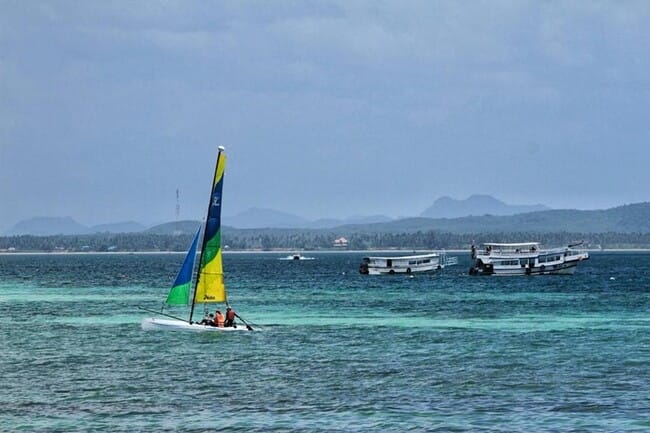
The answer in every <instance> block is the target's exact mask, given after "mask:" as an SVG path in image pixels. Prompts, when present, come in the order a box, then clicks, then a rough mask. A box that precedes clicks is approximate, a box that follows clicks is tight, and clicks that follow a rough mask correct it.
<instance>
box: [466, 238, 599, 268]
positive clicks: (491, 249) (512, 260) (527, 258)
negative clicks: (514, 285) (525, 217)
mask: <svg viewBox="0 0 650 433" xmlns="http://www.w3.org/2000/svg"><path fill="white" fill-rule="evenodd" d="M580 244H581V243H577V244H573V245H568V246H566V247H560V248H552V249H540V246H539V243H538V242H520V243H494V242H491V243H485V244H483V249H479V248H477V247H476V246H475V245H472V259H473V260H474V264H473V265H472V267H471V268H470V269H469V274H470V275H549V274H573V273H574V272H575V271H576V267H577V266H578V264H579V263H580V262H582V261H583V260H587V259H589V253H588V252H587V251H583V250H578V249H574V248H573V247H576V246H578V245H580Z"/></svg>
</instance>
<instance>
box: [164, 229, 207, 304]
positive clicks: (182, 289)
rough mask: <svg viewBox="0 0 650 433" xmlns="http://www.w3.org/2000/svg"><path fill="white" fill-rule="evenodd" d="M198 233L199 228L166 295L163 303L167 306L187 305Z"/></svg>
mask: <svg viewBox="0 0 650 433" xmlns="http://www.w3.org/2000/svg"><path fill="white" fill-rule="evenodd" d="M200 232H201V229H200V228H199V229H198V230H197V231H196V235H195V236H194V240H193V241H192V245H191V246H190V249H189V250H188V251H187V255H186V256H185V260H184V261H183V266H181V269H180V270H179V271H178V275H177V276H176V280H175V281H174V284H173V285H172V288H171V290H170V291H169V294H168V295H167V300H166V301H165V303H166V304H167V305H187V304H188V303H189V300H190V288H191V285H192V271H193V270H194V258H195V257H196V246H197V244H198V243H199V233H200Z"/></svg>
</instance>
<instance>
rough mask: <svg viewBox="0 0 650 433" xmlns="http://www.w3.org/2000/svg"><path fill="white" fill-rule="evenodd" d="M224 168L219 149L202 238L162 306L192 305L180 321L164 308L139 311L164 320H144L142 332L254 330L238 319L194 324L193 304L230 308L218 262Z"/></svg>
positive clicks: (223, 156) (221, 150)
mask: <svg viewBox="0 0 650 433" xmlns="http://www.w3.org/2000/svg"><path fill="white" fill-rule="evenodd" d="M225 166H226V153H225V149H224V148H223V147H222V146H219V153H218V154H217V163H216V166H215V169H214V177H213V181H212V192H211V194H210V202H209V204H208V212H207V216H206V219H205V226H204V228H203V237H202V238H201V237H200V233H201V229H200V228H199V230H198V231H197V232H196V235H195V236H194V240H193V241H192V245H191V246H190V248H189V250H188V251H187V255H186V256H185V260H184V261H183V265H182V266H181V269H180V270H179V272H178V275H177V276H176V279H175V280H174V284H173V285H172V288H171V290H170V291H169V294H168V295H167V299H166V301H165V306H167V305H169V306H171V305H191V307H190V313H189V317H188V318H187V319H183V318H180V317H175V316H173V315H171V314H167V313H164V306H163V309H161V311H160V312H158V311H153V310H148V309H146V308H141V309H143V310H146V311H149V312H153V313H156V314H157V315H159V316H163V317H164V318H159V317H148V318H145V319H143V320H142V329H145V330H154V329H168V330H186V331H199V332H230V331H246V330H250V331H252V330H253V328H252V327H251V326H250V325H249V324H248V323H246V322H245V321H244V320H243V319H242V318H241V317H240V316H239V315H237V316H236V317H237V318H239V320H241V321H242V322H243V324H244V326H228V327H217V326H213V325H204V324H201V323H199V322H194V321H193V316H194V307H195V305H196V304H216V303H224V304H225V305H226V307H228V308H230V304H229V303H228V299H227V295H226V285H225V283H224V278H223V264H222V258H221V196H222V191H223V175H224V169H225ZM199 238H201V242H200V246H201V248H200V251H201V252H200V254H199V265H198V267H197V270H196V272H195V271H194V259H195V257H196V250H197V247H198V246H199ZM195 274H196V275H195ZM192 283H194V284H192ZM233 311H234V310H233ZM224 314H225V312H224Z"/></svg>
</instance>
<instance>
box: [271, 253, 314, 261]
mask: <svg viewBox="0 0 650 433" xmlns="http://www.w3.org/2000/svg"><path fill="white" fill-rule="evenodd" d="M278 260H314V258H313V257H305V256H303V255H302V254H300V253H294V254H291V255H288V256H286V257H280V258H279V259H278Z"/></svg>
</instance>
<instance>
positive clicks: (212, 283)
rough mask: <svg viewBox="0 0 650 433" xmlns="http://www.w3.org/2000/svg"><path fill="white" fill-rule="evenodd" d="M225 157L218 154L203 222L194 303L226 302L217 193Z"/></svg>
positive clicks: (222, 154)
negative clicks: (206, 213) (206, 212)
mask: <svg viewBox="0 0 650 433" xmlns="http://www.w3.org/2000/svg"><path fill="white" fill-rule="evenodd" d="M225 166H226V154H225V153H224V152H223V151H221V152H219V156H218V157H217V167H216V169H215V172H214V180H213V182H212V195H211V197H210V205H209V208H208V215H207V218H206V221H205V232H204V234H203V245H202V246H201V262H200V264H199V272H198V277H197V285H196V290H195V291H194V302H195V303H208V302H226V286H225V284H224V281H223V265H222V261H221V194H222V191H223V174H224V169H225Z"/></svg>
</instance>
